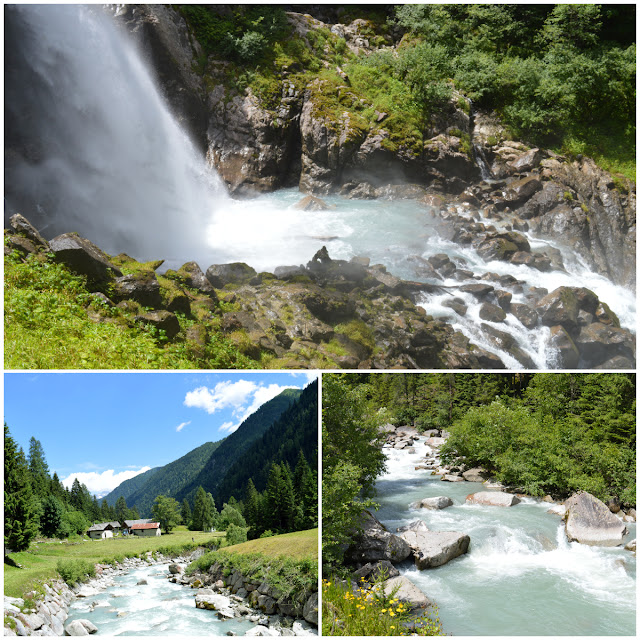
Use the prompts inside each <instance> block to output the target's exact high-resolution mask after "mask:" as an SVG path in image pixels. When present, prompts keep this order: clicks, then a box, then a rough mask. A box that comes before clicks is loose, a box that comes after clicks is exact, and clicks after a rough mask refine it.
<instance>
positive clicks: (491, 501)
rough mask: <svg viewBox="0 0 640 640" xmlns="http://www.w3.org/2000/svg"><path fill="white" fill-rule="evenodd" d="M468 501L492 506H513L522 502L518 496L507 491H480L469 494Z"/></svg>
mask: <svg viewBox="0 0 640 640" xmlns="http://www.w3.org/2000/svg"><path fill="white" fill-rule="evenodd" d="M467 502H470V503H472V504H485V505H488V506H492V507H512V506H513V505H514V504H518V503H519V502H520V498H518V496H514V495H513V494H512V493H506V492H505V491H478V492H477V493H470V494H469V495H468V496H467Z"/></svg>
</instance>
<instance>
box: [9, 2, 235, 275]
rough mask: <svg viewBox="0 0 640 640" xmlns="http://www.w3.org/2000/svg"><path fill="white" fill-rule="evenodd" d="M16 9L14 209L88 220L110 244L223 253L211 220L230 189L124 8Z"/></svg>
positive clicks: (59, 228)
mask: <svg viewBox="0 0 640 640" xmlns="http://www.w3.org/2000/svg"><path fill="white" fill-rule="evenodd" d="M6 19H7V22H6V25H5V28H6V33H7V48H6V51H7V60H6V70H7V74H6V92H5V109H6V110H7V111H6V113H7V114H8V115H7V117H8V119H9V122H10V123H12V125H13V127H14V128H15V129H18V130H17V131H13V132H12V133H11V134H10V136H12V138H11V139H12V140H16V139H17V144H15V145H14V146H15V147H17V148H18V149H21V150H22V151H23V153H22V157H20V158H17V159H10V162H9V164H10V168H9V172H8V175H7V186H8V192H9V193H8V196H7V200H8V205H9V208H10V209H18V210H19V211H20V212H21V213H23V214H25V215H26V216H27V217H30V218H31V217H35V218H36V220H34V223H36V224H39V226H40V227H41V228H43V231H44V233H46V234H47V235H48V236H49V237H52V236H53V235H55V234H57V233H63V232H67V231H77V232H78V233H80V234H81V235H83V236H86V237H88V238H89V239H91V240H92V241H93V242H95V243H96V244H98V245H99V246H100V247H101V248H103V249H105V250H106V251H108V252H111V253H119V252H121V251H124V252H129V253H131V254H132V255H133V257H136V258H138V259H150V258H166V259H169V260H171V259H182V260H183V261H186V260H187V259H198V260H201V261H202V262H203V263H204V264H207V260H208V261H209V263H210V262H212V261H213V260H212V259H211V258H210V256H209V254H210V252H209V249H208V247H207V244H206V241H205V239H204V237H203V229H204V227H205V225H206V223H207V221H208V220H209V219H210V218H211V212H212V209H213V208H214V207H215V206H216V204H218V203H219V202H220V200H224V199H226V198H227V197H228V196H227V195H226V191H225V189H224V187H223V185H222V184H221V181H220V179H219V178H218V176H217V175H216V173H215V172H214V171H212V170H210V168H209V167H208V165H207V164H206V162H205V160H204V158H203V157H202V154H201V153H200V152H199V151H198V150H197V149H196V148H195V147H194V145H193V144H192V143H191V141H190V140H189V138H188V136H187V135H186V134H185V133H184V131H183V130H182V129H181V128H180V127H179V126H178V124H177V123H176V121H175V120H174V118H173V117H172V115H171V113H170V112H169V110H168V108H167V106H166V105H165V103H164V101H163V99H162V97H161V95H160V93H159V91H158V90H157V88H156V86H155V84H154V82H153V80H152V78H151V75H150V74H149V71H148V70H147V69H146V67H145V65H144V64H143V62H142V60H141V57H140V56H139V55H138V52H137V51H136V50H135V48H134V46H133V44H132V43H131V42H130V39H129V38H128V37H127V36H126V34H124V33H121V31H120V29H119V28H118V27H117V25H116V23H115V21H114V20H113V18H112V17H110V16H109V15H107V14H106V13H105V12H104V11H103V10H102V9H101V8H100V7H97V6H93V7H85V6H79V5H14V6H11V7H8V8H6ZM34 147H35V149H34ZM24 193H26V194H28V198H27V199H26V200H24V199H21V197H20V194H24ZM26 203H28V204H26ZM29 205H30V206H29ZM25 206H26V209H25V208H24V207H25ZM20 209H22V210H20ZM186 256H189V257H188V258H187V257H186ZM205 268H206V267H205Z"/></svg>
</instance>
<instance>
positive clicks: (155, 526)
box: [131, 522, 160, 530]
mask: <svg viewBox="0 0 640 640" xmlns="http://www.w3.org/2000/svg"><path fill="white" fill-rule="evenodd" d="M159 528H160V523H158V522H140V523H139V524H134V525H131V529H137V530H140V529H159Z"/></svg>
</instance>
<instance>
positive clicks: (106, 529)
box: [87, 522, 120, 540]
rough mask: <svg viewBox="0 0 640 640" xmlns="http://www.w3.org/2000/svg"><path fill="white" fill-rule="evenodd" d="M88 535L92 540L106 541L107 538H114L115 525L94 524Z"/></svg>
mask: <svg viewBox="0 0 640 640" xmlns="http://www.w3.org/2000/svg"><path fill="white" fill-rule="evenodd" d="M116 524H118V531H120V524H119V523H116ZM87 535H88V536H89V537H90V538H91V539H92V540H104V539H105V538H113V535H114V529H113V523H111V522H101V523H100V524H94V525H93V526H92V527H89V529H88V530H87Z"/></svg>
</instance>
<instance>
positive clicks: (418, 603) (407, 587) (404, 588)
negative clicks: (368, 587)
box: [382, 576, 432, 611]
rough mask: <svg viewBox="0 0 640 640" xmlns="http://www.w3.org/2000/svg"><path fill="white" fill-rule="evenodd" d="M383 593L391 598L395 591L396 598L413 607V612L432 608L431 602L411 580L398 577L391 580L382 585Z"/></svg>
mask: <svg viewBox="0 0 640 640" xmlns="http://www.w3.org/2000/svg"><path fill="white" fill-rule="evenodd" d="M382 590H383V593H384V594H385V595H386V596H390V595H391V594H392V593H394V591H395V597H396V598H397V599H398V600H400V602H404V603H406V604H408V605H409V606H410V607H411V610H413V611H415V610H416V609H426V608H427V607H429V606H431V604H432V603H431V600H429V598H427V596H426V595H425V594H424V593H422V591H420V589H418V587H416V585H415V584H413V582H411V580H409V578H406V577H405V576H397V577H396V578H390V579H389V580H387V581H386V582H385V583H384V585H382Z"/></svg>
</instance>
